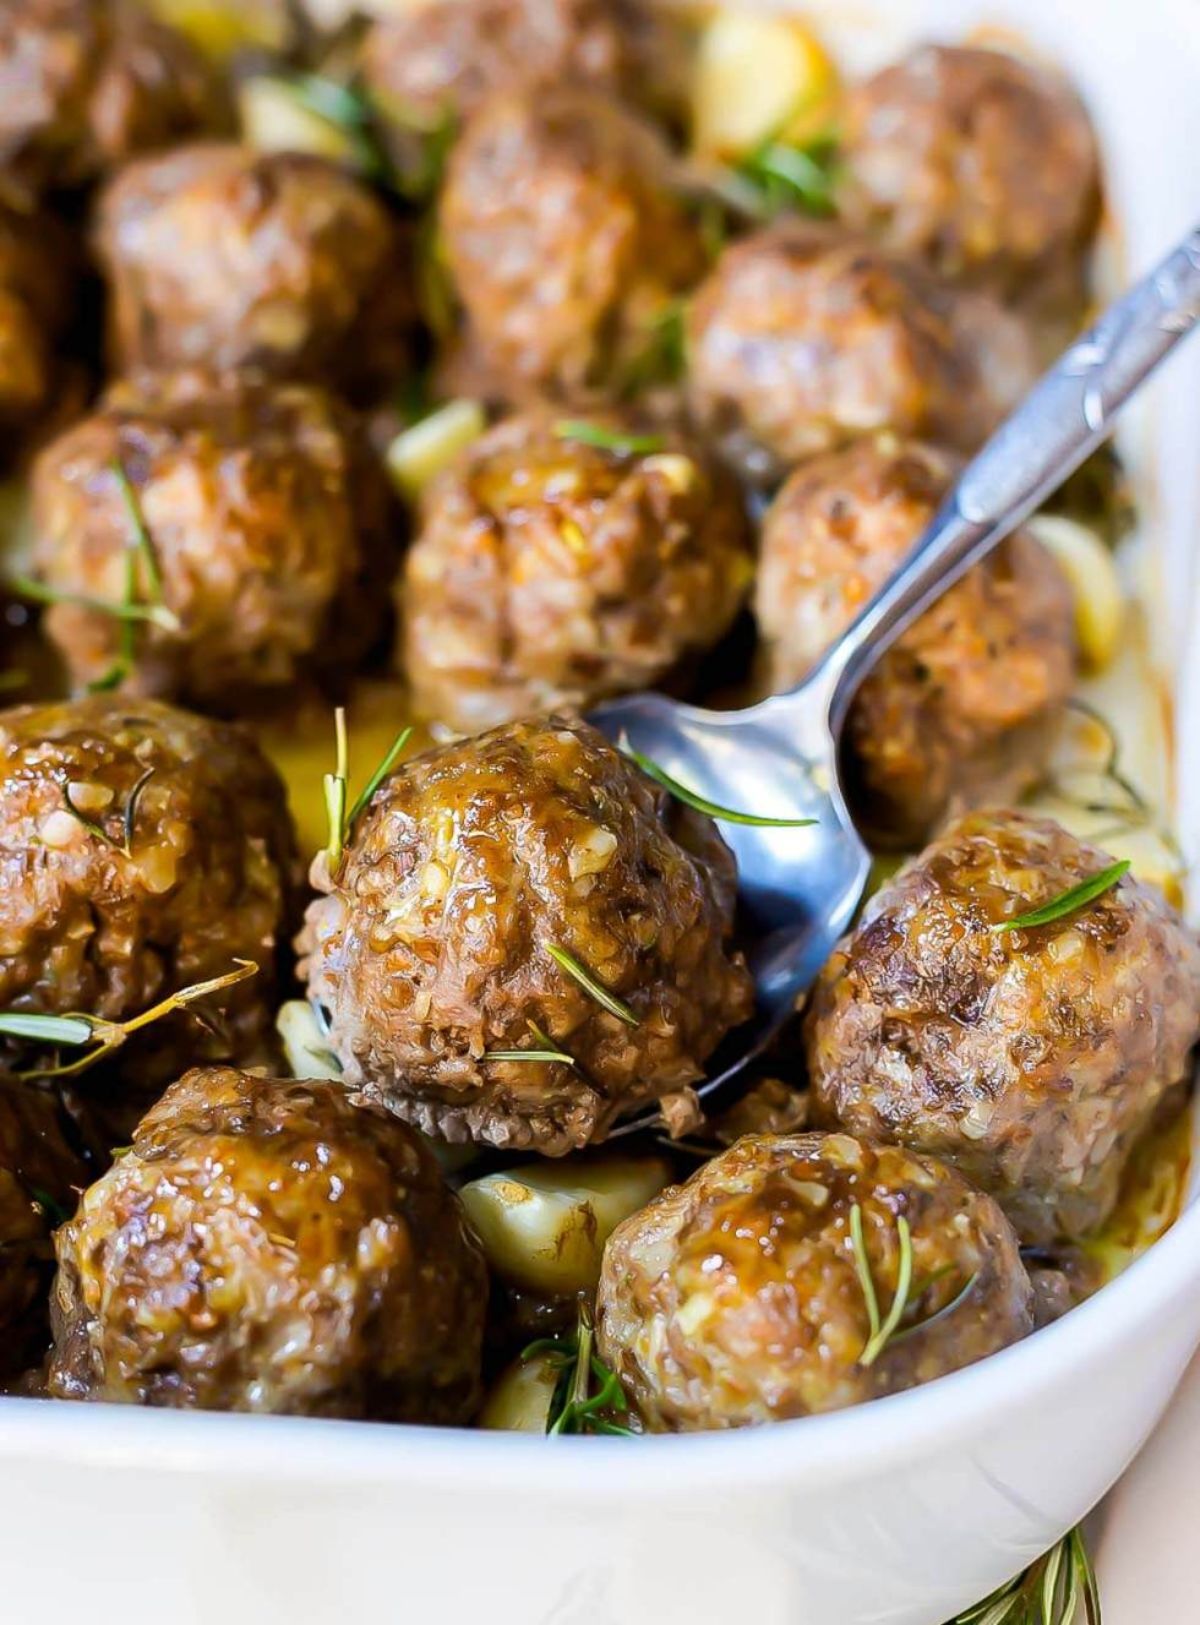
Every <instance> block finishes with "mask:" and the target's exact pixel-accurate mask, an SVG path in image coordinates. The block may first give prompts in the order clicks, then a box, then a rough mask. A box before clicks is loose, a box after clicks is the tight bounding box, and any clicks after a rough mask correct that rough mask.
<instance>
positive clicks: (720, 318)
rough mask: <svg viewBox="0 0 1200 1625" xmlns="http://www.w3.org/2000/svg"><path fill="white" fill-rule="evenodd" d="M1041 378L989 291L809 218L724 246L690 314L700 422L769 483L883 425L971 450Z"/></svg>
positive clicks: (691, 382) (1022, 336)
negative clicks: (936, 276) (943, 279)
mask: <svg viewBox="0 0 1200 1625" xmlns="http://www.w3.org/2000/svg"><path fill="white" fill-rule="evenodd" d="M1035 375H1036V365H1035V358H1034V354H1033V347H1032V342H1031V340H1030V338H1029V336H1028V334H1027V332H1026V330H1025V326H1024V324H1023V323H1022V322H1021V321H1019V320H1018V319H1017V318H1016V317H1015V316H1013V315H1011V314H1010V313H1008V312H1007V311H1004V310H1003V309H1001V307H1000V306H999V305H997V304H995V303H994V302H993V301H992V300H991V299H990V298H988V297H987V296H986V295H983V294H978V293H964V292H952V291H951V290H949V289H947V288H945V287H943V286H941V285H940V284H938V283H936V282H934V281H933V280H932V279H930V278H929V277H928V276H927V275H926V274H925V273H924V272H922V271H920V270H918V269H917V268H916V267H914V266H912V265H908V264H906V263H904V262H903V261H901V260H899V259H896V258H893V257H891V256H889V255H888V254H887V253H885V252H884V251H883V250H881V249H878V248H875V247H873V246H871V245H870V244H868V243H867V242H866V241H864V240H863V239H861V238H855V237H850V236H847V235H845V234H844V233H842V232H841V231H840V230H838V229H837V228H834V227H826V226H820V225H814V224H812V223H811V222H801V221H786V222H783V223H781V224H779V225H776V226H772V227H769V228H768V229H767V230H765V231H762V232H759V233H757V234H756V235H754V236H752V237H749V238H747V239H745V240H744V241H742V242H740V243H736V244H734V245H733V246H732V247H731V248H728V249H726V250H725V252H724V253H723V254H722V256H721V258H720V260H719V261H718V262H717V265H716V266H715V267H714V269H713V270H712V272H711V273H710V275H709V277H708V279H707V280H706V281H705V282H704V283H703V284H702V286H701V287H700V290H699V292H698V293H697V295H696V297H695V299H694V300H693V301H692V305H691V311H690V315H689V318H688V394H689V400H690V405H691V410H692V413H693V416H694V417H695V420H696V422H697V423H698V424H699V425H700V426H701V427H702V428H704V429H705V431H706V432H707V433H709V434H710V435H711V436H713V437H714V439H716V440H717V441H718V442H719V443H720V444H721V445H722V446H723V448H724V450H725V452H726V454H727V455H728V456H729V457H730V458H732V459H733V460H734V461H736V462H737V463H739V464H740V465H741V466H743V467H744V468H745V469H746V470H747V471H748V472H749V473H751V474H755V475H760V476H764V475H765V476H769V475H772V474H774V473H777V472H778V471H780V470H781V469H786V468H787V466H788V465H789V464H791V463H794V462H797V461H799V460H800V459H801V458H802V457H811V456H812V455H813V454H814V453H816V452H820V451H826V450H829V449H830V448H832V447H837V446H840V445H843V444H845V443H846V442H848V441H851V440H854V439H856V438H858V437H859V436H861V435H866V434H873V433H875V432H877V431H878V430H880V429H894V430H895V431H896V432H897V433H901V434H914V435H924V436H927V437H928V438H930V439H933V440H940V441H944V442H946V443H947V444H949V445H954V446H958V447H961V448H964V449H971V448H973V447H974V446H976V445H978V444H979V443H981V442H982V441H983V440H984V439H986V437H987V435H988V434H989V433H990V431H991V430H992V429H993V428H994V427H995V425H996V424H997V423H998V422H999V421H1000V419H1001V418H1002V417H1003V416H1004V414H1005V413H1006V412H1007V411H1008V410H1009V409H1010V408H1011V407H1012V406H1013V405H1014V404H1015V403H1016V401H1017V400H1018V399H1019V398H1020V397H1021V395H1023V394H1024V393H1025V391H1026V390H1027V389H1028V388H1029V386H1030V385H1031V384H1032V382H1033V380H1034V377H1035Z"/></svg>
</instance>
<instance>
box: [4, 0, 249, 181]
mask: <svg viewBox="0 0 1200 1625" xmlns="http://www.w3.org/2000/svg"><path fill="white" fill-rule="evenodd" d="M228 114H229V107H228V102H227V99H226V97H225V94H224V91H223V89H222V87H221V86H220V84H219V83H218V81H217V80H216V78H215V76H214V75H213V74H212V72H211V71H210V70H209V68H208V67H207V66H206V64H205V62H204V60H203V58H202V57H201V56H200V55H199V54H198V52H197V51H196V50H195V49H194V48H193V47H192V46H191V45H190V44H189V43H188V41H187V40H186V39H184V38H183V36H182V35H180V34H177V33H175V32H174V31H173V30H172V29H170V28H167V27H164V25H163V24H162V23H159V22H156V21H155V20H154V19H153V18H151V17H149V16H148V15H147V14H146V11H145V8H144V7H143V6H142V5H140V4H138V3H137V0H5V3H4V5H3V6H2V7H0V177H4V178H5V179H6V180H7V181H8V182H9V184H10V185H13V184H15V185H16V186H18V187H20V188H29V189H32V190H39V189H41V188H44V187H61V186H73V185H75V184H77V183H78V182H80V181H85V180H89V179H91V178H92V177H93V176H95V175H96V174H98V173H100V171H102V170H104V169H107V168H109V167H111V166H112V165H114V164H117V163H120V162H122V161H123V160H124V159H126V158H129V157H131V156H133V155H134V154H135V153H141V152H149V151H151V150H153V149H154V148H157V147H165V146H169V145H170V144H171V143H172V142H173V141H178V140H180V139H181V138H183V137H184V136H187V135H191V134H194V133H199V132H201V131H206V130H207V131H216V130H220V129H221V128H223V127H224V126H225V124H226V123H227V120H228Z"/></svg>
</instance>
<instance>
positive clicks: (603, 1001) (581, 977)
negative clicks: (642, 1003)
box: [542, 942, 639, 1027]
mask: <svg viewBox="0 0 1200 1625" xmlns="http://www.w3.org/2000/svg"><path fill="white" fill-rule="evenodd" d="M542 946H543V948H545V950H546V952H547V953H548V954H549V955H550V957H551V959H553V961H554V963H555V964H556V965H558V966H559V967H560V969H562V970H565V971H566V973H567V975H568V976H571V977H573V978H574V979H575V981H577V982H578V983H579V985H580V987H581V988H582V989H583V990H584V992H585V993H588V994H590V995H591V997H592V998H593V999H595V1001H596V1003H597V1004H598V1005H600V1006H601V1007H602V1008H603V1009H605V1010H607V1011H608V1012H609V1014H610V1015H614V1016H616V1017H618V1019H619V1020H621V1021H623V1022H624V1023H625V1025H626V1026H627V1027H636V1026H638V1025H639V1018H638V1017H637V1015H635V1013H634V1012H633V1011H632V1010H631V1009H630V1008H629V1006H628V1005H627V1004H626V1003H625V1002H624V1000H623V999H618V998H617V996H616V994H615V993H610V992H609V990H608V989H607V988H606V987H605V986H604V985H603V983H602V982H598V981H597V980H596V978H595V977H594V976H593V975H592V974H591V972H590V971H588V970H586V969H585V967H584V966H583V965H581V964H580V963H579V961H578V960H577V959H576V958H575V955H574V954H569V953H568V952H567V950H566V949H565V948H560V947H559V945H558V944H557V943H556V942H544V943H543V944H542Z"/></svg>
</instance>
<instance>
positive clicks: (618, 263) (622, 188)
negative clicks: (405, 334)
mask: <svg viewBox="0 0 1200 1625" xmlns="http://www.w3.org/2000/svg"><path fill="white" fill-rule="evenodd" d="M670 181H671V174H670V158H669V154H668V152H667V149H666V147H665V145H664V144H663V143H662V141H661V139H660V137H659V136H658V134H657V133H656V131H655V130H654V129H653V127H652V126H651V125H649V124H648V123H644V122H642V121H641V120H640V119H638V118H637V117H636V116H635V115H634V114H632V113H630V112H627V111H625V110H624V109H622V108H620V107H618V106H617V105H616V104H615V103H613V102H608V101H605V100H603V99H602V98H600V97H598V96H595V95H592V94H589V93H587V92H584V91H580V90H575V89H566V88H564V89H549V90H544V89H543V90H531V91H526V92H517V93H513V94H502V95H497V96H494V97H492V98H490V99H489V100H488V101H487V102H485V103H484V104H483V105H482V106H481V107H480V108H479V110H478V112H477V113H476V114H475V115H474V117H473V118H472V119H471V120H470V121H469V122H468V124H467V126H466V129H465V130H464V132H463V135H462V137H461V139H460V140H459V142H458V144H457V146H456V147H455V149H454V152H453V154H452V156H451V160H450V165H449V169H448V172H447V177H446V183H445V186H444V188H443V191H442V197H441V203H440V221H441V233H442V245H443V252H444V256H445V260H446V264H447V267H448V270H449V272H450V275H451V279H452V281H453V283H454V285H455V288H456V290H457V293H458V297H459V298H460V299H461V301H462V304H463V307H464V309H465V311H466V316H467V323H468V333H467V340H466V342H467V344H468V347H469V348H470V349H471V351H472V352H473V353H474V354H475V355H476V356H477V357H478V365H479V367H480V369H481V370H482V373H483V374H484V375H485V376H488V377H489V378H493V379H495V380H496V382H495V384H494V385H489V390H490V392H491V393H493V394H500V395H503V396H505V397H508V398H518V399H519V398H521V397H522V396H525V395H530V394H537V393H539V392H541V393H543V394H549V395H552V396H555V397H560V398H588V397H590V396H592V395H594V394H596V393H597V392H599V391H602V390H603V389H604V388H605V387H608V388H610V389H612V388H616V387H617V386H618V385H619V384H620V382H621V380H622V379H623V378H625V377H627V376H628V375H629V374H630V373H631V372H632V371H633V370H635V369H636V367H637V366H638V365H639V364H640V362H641V361H642V360H643V359H644V357H645V355H646V352H647V350H648V348H649V346H650V344H651V342H652V338H653V334H654V332H655V328H656V324H657V323H660V322H661V320H662V318H663V316H664V314H665V312H666V311H668V310H669V308H670V307H671V304H672V301H673V299H674V297H675V296H676V295H678V294H679V293H680V292H681V290H683V289H684V288H686V287H687V286H688V285H689V284H690V283H691V282H692V281H693V280H694V279H695V278H696V277H697V276H698V275H699V274H700V271H701V269H702V266H703V257H702V249H701V246H700V240H699V236H698V234H697V232H696V230H695V228H694V225H693V224H692V223H691V222H690V221H689V219H688V216H687V214H686V212H685V209H684V207H683V204H682V203H681V202H680V201H679V200H678V199H677V198H676V197H674V196H673V195H672V194H671V191H670Z"/></svg>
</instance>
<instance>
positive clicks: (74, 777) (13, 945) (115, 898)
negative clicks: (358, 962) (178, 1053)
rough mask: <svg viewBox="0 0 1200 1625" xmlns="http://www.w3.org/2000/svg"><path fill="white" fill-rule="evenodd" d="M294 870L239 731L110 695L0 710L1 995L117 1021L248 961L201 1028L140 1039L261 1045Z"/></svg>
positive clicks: (252, 748) (281, 817) (280, 806)
mask: <svg viewBox="0 0 1200 1625" xmlns="http://www.w3.org/2000/svg"><path fill="white" fill-rule="evenodd" d="M294 869H295V857H294V846H293V837H292V831H291V823H290V820H289V817H288V811H287V802H286V796H285V792H284V788H283V784H282V783H281V781H280V779H279V778H278V776H277V775H276V773H275V771H274V769H273V768H271V767H270V766H269V765H268V763H267V761H266V759H265V758H264V757H263V756H261V755H260V754H259V751H258V748H257V746H256V745H255V744H254V743H253V742H252V740H251V739H250V737H249V735H248V734H246V733H243V732H242V731H241V730H240V729H238V728H235V727H233V726H230V725H227V724H222V723H215V722H207V721H204V720H203V719H201V718H200V717H194V716H190V715H188V713H186V712H184V711H174V710H171V709H170V708H169V707H167V706H164V705H160V704H158V703H157V702H154V701H149V700H144V701H138V702H136V703H135V702H132V701H129V700H122V699H121V698H120V697H118V696H113V695H94V696H92V697H90V698H87V699H81V700H75V701H72V702H69V703H66V704H56V705H22V706H15V707H13V708H12V709H11V710H8V711H3V712H0V1009H17V1010H22V1011H41V1012H47V1013H64V1012H67V1011H79V1010H82V1011H86V1012H87V1013H88V1014H90V1015H95V1016H99V1017H102V1018H104V1019H105V1020H109V1021H125V1020H128V1018H129V1017H131V1016H135V1015H139V1014H141V1012H142V1011H143V1010H145V1009H147V1008H148V1007H149V1006H151V1005H153V1004H154V1003H156V1002H157V1001H158V1000H160V999H163V998H165V997H166V996H167V995H168V994H170V993H172V992H176V991H178V990H179V989H180V988H183V987H186V986H191V985H193V984H194V983H197V982H201V981H207V980H208V979H210V978H213V977H219V976H223V975H225V974H226V973H227V972H229V971H231V970H232V969H233V961H234V960H235V959H239V958H240V959H245V960H252V961H254V962H255V963H256V964H257V965H258V966H259V974H258V975H257V976H256V977H255V978H254V979H253V980H251V981H247V982H244V983H242V984H240V985H238V986H237V987H235V988H233V989H231V990H230V991H229V992H227V993H226V994H225V995H224V998H223V1001H222V1000H218V1001H213V1002H215V1004H216V1006H217V1008H218V1009H219V1011H220V1015H221V1019H220V1021H219V1022H214V1023H212V1025H211V1030H209V1029H206V1030H205V1031H204V1032H201V1031H199V1029H198V1028H197V1026H196V1024H195V1023H193V1022H191V1021H189V1020H188V1019H187V1018H186V1017H185V1016H179V1017H176V1018H173V1020H172V1021H168V1022H165V1023H160V1024H159V1025H158V1026H156V1027H154V1028H150V1029H147V1034H146V1039H147V1043H149V1042H150V1041H151V1036H152V1035H153V1039H154V1044H155V1054H156V1055H157V1054H158V1047H159V1046H165V1047H166V1048H167V1049H169V1047H170V1044H171V1042H175V1043H178V1042H179V1041H180V1040H181V1039H186V1041H187V1044H188V1045H189V1046H190V1049H189V1053H191V1054H195V1053H196V1052H197V1050H198V1049H199V1050H200V1052H201V1053H211V1054H212V1055H213V1056H214V1058H225V1057H228V1056H230V1055H237V1056H248V1055H255V1056H257V1055H258V1054H259V1052H260V1051H261V1047H262V1045H263V1043H264V1040H265V1037H266V1035H268V1034H270V1033H271V1031H272V1028H273V1006H274V1002H275V995H276V989H277V962H278V959H279V955H280V950H281V946H282V944H283V943H284V942H285V941H286V932H287V927H288V924H289V918H290V909H291V904H292V899H293V896H294ZM213 1002H210V1005H209V1007H208V1008H209V1009H210V1010H211V1009H212V1008H213Z"/></svg>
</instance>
